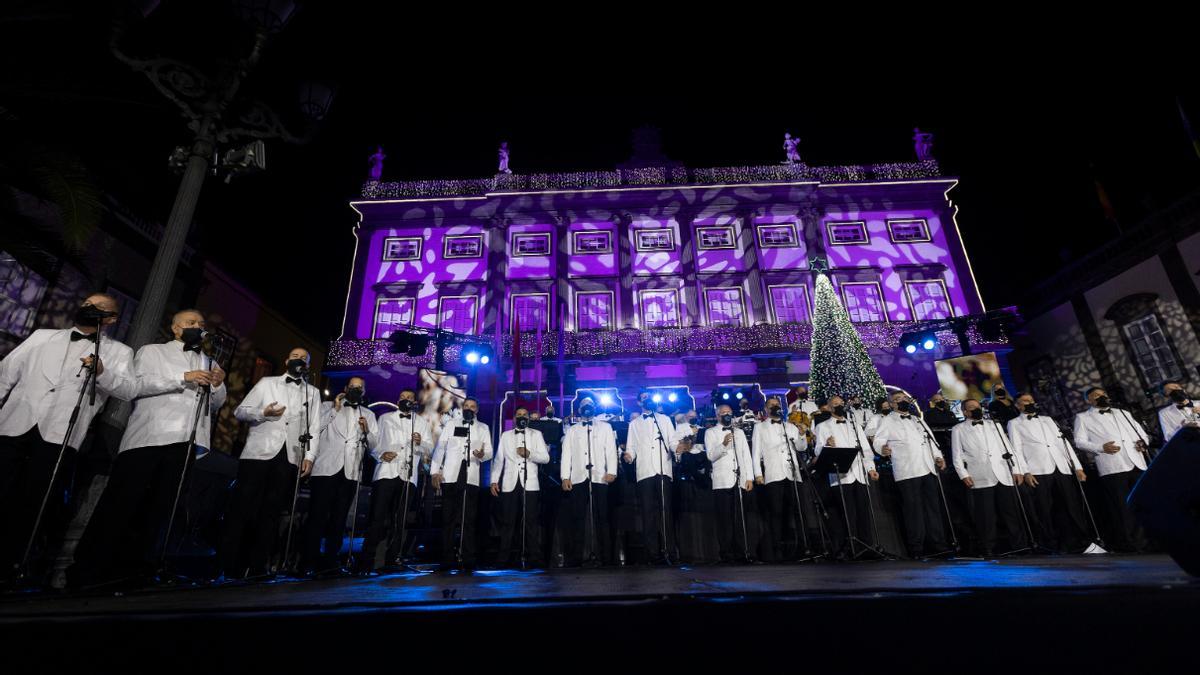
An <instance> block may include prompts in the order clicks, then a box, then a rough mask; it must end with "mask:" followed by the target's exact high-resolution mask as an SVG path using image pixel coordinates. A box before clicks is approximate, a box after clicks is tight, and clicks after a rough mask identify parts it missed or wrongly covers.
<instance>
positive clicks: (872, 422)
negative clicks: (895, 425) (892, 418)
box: [863, 413, 890, 437]
mask: <svg viewBox="0 0 1200 675" xmlns="http://www.w3.org/2000/svg"><path fill="white" fill-rule="evenodd" d="M889 414H890V413H889ZM885 419H887V415H884V414H881V413H871V416H870V417H869V418H867V423H866V424H864V425H863V431H864V432H866V434H867V436H868V437H874V436H875V432H876V431H879V425H880V424H882V423H883V421H884V420H885Z"/></svg>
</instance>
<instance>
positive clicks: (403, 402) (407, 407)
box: [397, 398, 416, 412]
mask: <svg viewBox="0 0 1200 675" xmlns="http://www.w3.org/2000/svg"><path fill="white" fill-rule="evenodd" d="M397 405H398V406H399V408H400V410H401V411H402V412H409V411H411V410H412V409H413V406H414V405H416V404H414V403H413V402H412V401H410V400H408V399H406V398H402V399H400V403H398V404H397Z"/></svg>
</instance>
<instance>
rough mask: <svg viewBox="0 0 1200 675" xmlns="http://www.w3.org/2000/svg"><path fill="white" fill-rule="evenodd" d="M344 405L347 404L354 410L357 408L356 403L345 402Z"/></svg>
mask: <svg viewBox="0 0 1200 675" xmlns="http://www.w3.org/2000/svg"><path fill="white" fill-rule="evenodd" d="M346 405H347V406H349V407H351V408H354V409H355V410H358V404H357V403H347V404H346Z"/></svg>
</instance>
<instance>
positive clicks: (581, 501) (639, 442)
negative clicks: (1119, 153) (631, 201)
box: [0, 294, 1200, 588]
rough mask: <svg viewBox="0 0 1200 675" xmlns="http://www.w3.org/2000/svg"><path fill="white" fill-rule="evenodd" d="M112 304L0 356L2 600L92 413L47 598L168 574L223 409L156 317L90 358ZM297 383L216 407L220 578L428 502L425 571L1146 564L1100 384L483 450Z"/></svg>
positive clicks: (293, 370) (697, 422)
mask: <svg viewBox="0 0 1200 675" xmlns="http://www.w3.org/2000/svg"><path fill="white" fill-rule="evenodd" d="M117 309H118V308H117V302H116V300H115V299H114V298H112V297H110V296H108V295H105V294H94V295H91V296H89V297H88V298H86V299H85V300H84V301H83V303H82V304H81V306H80V307H79V310H78V312H77V314H76V317H75V321H74V324H75V325H74V327H72V328H67V329H61V330H53V329H42V330H37V331H34V332H33V333H32V334H31V335H30V336H29V337H28V338H27V339H26V340H25V341H24V342H22V343H21V344H20V345H19V346H18V347H16V349H14V350H13V351H12V352H11V353H10V354H9V355H8V356H7V357H6V358H4V359H3V361H0V401H3V406H2V407H0V514H2V519H3V532H2V537H0V563H2V565H0V573H2V574H4V575H5V576H7V577H9V578H10V579H15V580H22V579H23V580H32V581H33V582H34V583H41V582H44V581H45V580H46V579H47V578H48V577H47V575H48V573H49V570H50V569H51V567H52V563H53V560H54V559H56V558H61V557H62V550H63V549H64V547H63V544H62V539H63V534H64V531H65V529H66V526H65V521H66V520H69V519H70V517H73V518H75V520H76V521H77V522H78V521H79V519H80V514H79V513H77V512H72V511H71V509H70V508H69V507H70V505H71V504H77V503H80V502H82V501H83V500H82V499H81V495H80V494H79V491H78V490H72V489H71V488H72V486H71V480H70V474H71V467H72V464H73V460H74V459H75V456H76V454H77V452H78V450H79V448H80V447H81V444H82V443H83V442H84V439H85V436H86V434H87V433H88V432H89V428H90V427H91V426H92V421H93V419H94V418H95V417H96V415H97V414H98V413H99V412H100V411H101V410H102V409H103V408H104V406H105V404H106V402H107V401H108V399H110V398H111V399H119V400H121V401H130V402H132V404H133V405H132V412H131V413H130V414H129V417H128V420H127V422H126V423H125V428H124V432H123V435H122V437H121V439H120V442H119V445H118V446H117V454H116V458H115V460H114V461H113V463H112V466H111V470H110V471H109V475H108V479H107V481H106V483H105V484H104V486H103V492H102V493H101V494H100V496H99V499H98V500H95V499H93V500H92V501H91V502H90V503H89V504H90V506H91V505H94V508H90V506H89V508H90V512H89V513H88V514H86V515H87V516H88V517H86V518H84V520H85V521H86V528H85V529H84V530H83V532H82V536H80V537H79V538H78V541H77V542H73V545H72V547H71V548H72V549H73V550H70V551H69V554H70V556H69V557H71V558H73V560H72V564H71V565H70V567H69V569H67V573H66V576H65V579H66V582H67V584H68V585H69V586H71V587H76V588H90V587H96V586H103V585H105V584H111V583H134V584H136V583H145V582H148V581H152V580H154V579H155V578H161V577H162V575H163V574H164V571H165V570H166V569H167V565H168V555H167V553H168V550H169V542H172V541H173V539H172V534H175V535H176V537H178V535H179V528H180V523H179V522H178V521H179V520H180V518H181V516H180V515H179V514H180V512H181V511H184V510H186V509H185V508H184V503H185V502H186V489H187V482H188V481H187V477H188V473H189V467H192V466H193V465H194V464H195V458H196V457H197V455H201V456H203V455H204V453H205V452H206V451H207V448H209V447H211V446H210V438H211V434H212V428H211V421H212V417H213V413H215V412H216V411H217V410H219V409H220V408H221V407H222V406H223V405H224V404H225V399H226V392H225V383H224V380H225V373H224V371H223V370H222V369H221V368H220V366H219V365H217V364H216V363H215V362H214V361H213V360H212V358H211V357H210V356H208V355H207V354H206V353H205V351H204V350H203V349H202V348H201V347H202V344H203V342H204V338H205V335H206V333H205V320H204V317H203V316H202V315H201V313H200V312H197V311H195V310H185V311H181V312H178V313H177V314H175V315H174V317H173V318H172V322H171V332H172V334H173V337H174V339H173V340H171V341H169V342H166V343H162V344H150V345H146V346H144V347H142V348H141V349H139V350H138V351H137V353H136V354H135V353H133V351H132V350H131V349H130V348H129V347H127V346H125V345H123V344H121V343H120V342H118V341H116V340H112V339H109V338H107V337H104V331H105V328H106V327H107V326H109V325H111V324H112V323H114V322H115V320H116V319H115V317H116V312H117ZM308 364H309V355H308V353H307V352H306V351H305V350H303V349H293V350H292V351H291V352H290V353H289V354H288V355H287V359H286V367H287V371H286V372H285V373H284V374H281V375H278V376H267V377H263V378H262V379H260V380H259V381H258V382H257V383H256V384H255V385H254V386H253V388H252V389H251V390H250V391H249V393H248V394H247V395H246V396H245V397H244V399H243V400H242V401H241V402H240V404H239V405H238V406H237V407H236V411H235V416H236V418H237V420H239V421H240V422H241V423H243V424H244V425H245V426H246V427H247V429H248V432H247V434H246V437H245V442H244V445H243V447H242V448H241V453H240V455H238V459H237V475H236V480H235V481H234V482H233V487H232V492H231V494H230V496H229V499H228V501H227V503H226V504H225V506H224V509H223V513H222V517H221V524H222V526H221V528H220V529H221V534H220V541H219V542H214V543H215V546H214V547H215V549H216V552H217V560H218V565H217V566H216V568H217V571H216V573H215V575H214V576H215V578H216V579H218V580H222V579H224V580H233V579H257V578H265V577H270V576H272V575H274V574H277V573H280V572H283V571H287V572H290V573H294V574H301V575H321V574H326V573H331V572H335V571H339V570H340V571H346V570H349V571H353V572H364V573H371V572H375V571H386V570H392V569H396V568H398V567H402V566H404V565H405V564H406V563H407V562H412V561H413V557H412V552H413V550H414V549H415V548H417V547H416V544H415V541H414V540H415V537H414V535H413V532H412V530H411V527H410V525H409V523H410V521H413V520H415V516H417V515H418V512H429V513H431V512H432V511H433V509H432V507H430V508H428V509H426V508H424V504H425V502H427V501H429V500H434V501H435V502H436V503H440V510H439V513H440V519H438V520H440V523H439V525H440V537H431V538H429V540H428V542H427V543H426V545H424V546H422V547H420V548H421V550H422V551H424V552H425V553H426V554H430V553H432V555H431V556H430V555H426V556H425V558H426V559H425V560H424V562H439V563H440V565H441V566H442V567H444V568H447V569H463V570H470V569H474V568H476V567H478V566H480V565H487V566H497V567H516V566H521V567H538V566H544V565H546V564H548V563H549V564H551V565H554V566H558V565H566V566H576V565H588V566H602V565H616V564H622V565H628V564H635V563H643V564H662V565H671V564H678V563H681V562H692V563H695V562H700V561H707V562H720V563H734V564H746V563H757V562H773V563H781V562H794V561H806V560H815V559H831V560H844V559H860V558H897V557H907V558H931V557H943V556H944V557H955V556H965V555H971V556H994V555H1005V554H1018V555H1019V554H1023V553H1057V554H1077V553H1083V552H1103V551H1106V550H1107V551H1117V552H1140V551H1144V550H1146V549H1147V547H1152V546H1153V543H1152V542H1147V541H1146V539H1145V536H1144V534H1143V533H1142V532H1141V530H1140V528H1139V527H1138V525H1137V523H1136V521H1135V519H1134V518H1133V516H1132V514H1131V513H1130V510H1129V508H1128V506H1127V504H1126V498H1127V496H1128V495H1129V493H1130V490H1131V489H1132V488H1133V486H1134V484H1135V483H1136V482H1137V480H1138V478H1139V476H1140V475H1141V474H1142V472H1143V471H1145V470H1146V468H1147V464H1148V462H1149V461H1150V460H1151V459H1152V452H1153V450H1152V447H1153V445H1154V444H1153V443H1152V440H1151V435H1150V434H1148V433H1147V431H1146V429H1145V428H1144V427H1143V425H1142V423H1141V422H1139V420H1138V419H1137V418H1136V417H1135V416H1134V415H1133V414H1131V412H1130V411H1128V410H1125V409H1122V408H1118V407H1115V406H1113V405H1112V402H1111V401H1110V399H1109V396H1108V393H1107V392H1106V391H1105V390H1104V389H1103V388H1101V387H1094V388H1092V389H1089V390H1088V391H1087V392H1086V400H1087V404H1088V408H1087V410H1085V411H1083V412H1080V413H1078V414H1076V415H1075V416H1074V420H1073V424H1072V425H1069V426H1067V425H1062V424H1060V423H1059V422H1058V421H1056V420H1054V419H1052V418H1050V417H1048V416H1045V415H1042V414H1040V412H1039V408H1038V402H1037V401H1036V400H1035V398H1034V396H1033V395H1031V394H1029V393H1021V394H1020V395H1018V396H1016V397H1015V398H1014V397H1012V396H1010V395H1009V393H1008V392H1007V391H1006V390H1005V389H1004V388H1003V387H998V388H997V389H996V390H995V391H994V392H992V396H991V397H990V399H989V400H987V401H986V402H984V401H979V400H974V399H968V400H965V401H961V402H950V401H946V400H945V399H943V398H942V397H941V396H940V395H935V396H933V397H932V398H931V400H930V401H928V403H927V405H925V406H919V405H917V404H916V402H915V401H913V400H912V399H911V398H910V397H909V396H908V395H907V394H905V393H903V392H895V393H893V394H892V395H891V397H890V398H889V399H884V400H880V401H873V402H866V401H862V400H860V399H859V398H857V397H853V396H846V397H843V396H831V397H829V398H828V400H821V401H815V400H810V399H809V397H808V396H807V391H806V390H805V389H804V388H803V387H800V388H797V389H796V390H794V391H793V392H792V393H793V395H792V396H789V397H787V398H788V399H789V400H783V399H781V398H779V397H769V398H767V399H766V400H765V402H764V405H763V406H762V410H757V411H756V410H752V409H751V408H750V405H749V402H748V401H744V400H743V401H741V402H740V404H739V405H738V407H737V409H734V408H733V407H731V406H729V405H718V406H716V407H715V409H712V410H706V411H705V412H706V413H707V414H706V415H705V416H703V417H702V416H700V415H698V414H697V411H695V410H688V411H681V412H677V413H676V414H674V415H673V416H670V415H667V414H664V413H663V412H662V410H661V409H660V406H659V404H658V403H656V402H655V401H654V400H653V399H652V397H651V396H650V395H649V393H648V392H643V393H642V394H640V395H639V397H638V405H639V408H640V409H639V410H637V411H636V412H634V413H632V414H630V415H629V416H628V418H618V417H614V416H611V415H608V414H604V413H603V411H602V410H601V409H600V406H598V405H597V402H596V401H594V400H592V399H590V398H586V397H584V398H582V399H580V400H578V401H576V403H575V410H573V411H572V413H573V414H572V415H571V417H570V419H567V420H562V419H559V418H557V417H555V416H554V413H553V411H543V412H542V414H540V415H539V414H538V413H537V412H536V411H530V410H527V409H525V408H517V409H516V410H515V413H514V414H513V415H512V416H511V419H509V420H504V421H503V422H502V426H504V427H509V428H507V430H505V431H503V432H502V433H499V434H498V435H497V436H494V435H493V430H492V429H491V428H489V425H488V424H487V423H486V422H484V421H483V420H481V419H480V418H479V403H478V401H476V400H475V399H473V398H469V397H468V398H466V399H465V400H462V401H461V402H460V404H459V405H456V406H454V408H453V411H452V412H451V413H447V414H443V415H441V416H440V417H438V416H431V415H427V414H421V412H422V411H420V410H419V409H418V404H417V396H416V393H415V392H414V391H411V390H406V391H404V392H403V393H402V394H401V396H400V399H399V401H398V402H397V404H396V405H395V406H394V409H392V407H391V406H389V407H388V408H389V411H388V412H386V414H380V415H378V416H377V414H376V412H375V411H374V410H372V409H371V408H370V407H368V406H367V405H366V404H365V402H366V400H367V397H366V391H365V387H366V383H365V382H364V380H363V379H362V378H358V377H354V378H351V379H350V380H349V381H348V383H347V385H346V387H345V389H344V391H342V392H340V393H338V394H337V395H336V397H334V398H333V400H327V401H326V400H323V397H322V392H321V391H320V390H319V389H318V388H317V387H315V386H313V385H312V384H311V383H309V382H308V380H307V371H308ZM1163 394H1164V396H1165V397H1166V398H1167V400H1168V401H1169V402H1168V403H1167V405H1165V406H1163V407H1162V408H1161V410H1160V411H1159V414H1158V421H1159V424H1160V425H1161V438H1163V439H1164V442H1165V441H1166V440H1169V439H1170V438H1171V437H1172V436H1173V435H1174V434H1176V433H1177V432H1178V431H1179V430H1180V429H1183V428H1187V427H1192V428H1194V427H1196V426H1197V420H1198V417H1200V415H1198V411H1200V409H1198V408H1197V406H1196V404H1195V402H1194V401H1193V400H1192V398H1191V397H1190V395H1189V394H1188V393H1187V392H1186V391H1185V389H1184V388H1183V386H1181V385H1180V384H1179V383H1173V382H1172V383H1167V384H1166V385H1165V386H1164V388H1163ZM959 413H961V417H960V416H959ZM435 427H436V430H437V433H436V442H435ZM496 439H498V440H496ZM368 457H369V458H370V460H368V459H367V458H368ZM368 469H369V470H373V472H374V473H373V475H371V476H370V477H369V481H367V480H364V479H365V478H367V477H366V476H365V475H364V470H368ZM1097 482H1098V483H1099V485H1098V486H1096V485H1095V483H1097ZM364 483H369V485H370V490H369V492H367V491H366V490H364V489H361V488H362V486H363V484H364ZM302 486H303V487H306V488H307V489H306V490H304V491H302V490H301V487H302ZM548 490H551V491H553V492H552V493H551V494H548V495H546V497H545V498H541V496H542V495H543V494H545V493H546V492H547V491H548ZM302 492H306V493H307V495H308V498H307V500H306V502H307V505H306V508H305V509H303V513H304V517H303V519H302V520H303V522H302V524H298V521H300V520H301V519H300V518H299V517H298V511H297V505H298V503H300V502H301V500H300V495H301V494H302ZM360 493H366V494H369V506H368V507H367V509H366V511H367V513H366V523H367V524H366V527H365V532H359V533H356V532H355V526H354V524H355V522H356V521H357V518H349V519H348V517H347V516H348V515H349V514H351V513H353V514H355V515H356V516H357V514H358V513H359V511H360V506H361V505H360V504H359V495H360ZM64 513H65V514H69V517H64V516H63V514H64ZM550 513H552V514H553V516H552V517H551V516H549V515H548V514H550ZM56 514H57V515H58V517H55V516H56ZM348 520H349V526H348V524H347V523H348ZM432 523H433V519H432V518H430V519H429V522H427V523H426V525H430V524H432ZM480 524H482V527H477V525H480ZM348 527H349V529H350V533H349V534H350V536H349V537H348V538H347V536H346V535H347V529H348ZM426 529H429V528H426ZM356 534H359V535H361V536H362V544H361V547H359V546H356V542H357V539H356ZM347 541H349V545H348V546H347V544H346V542H347Z"/></svg>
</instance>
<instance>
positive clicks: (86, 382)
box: [12, 319, 100, 585]
mask: <svg viewBox="0 0 1200 675" xmlns="http://www.w3.org/2000/svg"><path fill="white" fill-rule="evenodd" d="M90 339H91V340H92V343H93V344H94V347H93V348H92V366H91V367H90V368H88V367H84V368H83V369H82V371H81V372H83V371H86V373H87V374H86V375H85V376H84V379H83V386H82V387H80V388H79V396H77V397H76V398H75V407H74V408H72V409H71V417H70V419H69V420H68V421H67V432H66V435H64V436H63V441H62V443H61V444H60V445H59V446H58V457H57V458H55V460H54V469H53V470H52V471H51V472H50V482H49V483H47V484H46V492H45V493H44V494H43V495H42V502H41V504H40V505H38V510H37V516H36V517H34V519H33V529H32V530H30V532H29V539H28V540H26V542H25V552H24V553H23V554H22V555H21V562H20V563H18V564H17V567H16V577H14V578H13V581H12V583H13V584H14V585H20V584H23V583H24V582H26V581H27V580H28V579H29V565H30V557H31V556H32V555H33V544H34V542H35V541H37V533H38V530H39V529H41V527H42V518H44V517H45V515H46V505H47V504H49V503H50V493H51V492H52V491H53V490H54V482H55V481H56V480H57V479H58V471H59V469H60V468H61V467H62V461H63V458H64V457H65V456H66V454H67V448H68V447H69V444H70V442H71V435H72V434H73V433H74V432H75V425H76V424H78V422H79V413H80V411H81V410H82V408H83V397H84V395H85V394H87V395H88V405H89V406H95V405H96V379H97V375H96V364H98V363H100V319H96V332H95V333H93V334H92V335H91V337H90ZM68 347H69V343H68ZM75 377H79V374H78V373H77V374H76V375H75Z"/></svg>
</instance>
